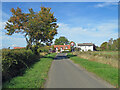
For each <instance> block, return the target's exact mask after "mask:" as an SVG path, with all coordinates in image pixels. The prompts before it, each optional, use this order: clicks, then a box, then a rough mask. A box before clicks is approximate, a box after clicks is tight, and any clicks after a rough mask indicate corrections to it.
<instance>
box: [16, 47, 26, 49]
mask: <svg viewBox="0 0 120 90" xmlns="http://www.w3.org/2000/svg"><path fill="white" fill-rule="evenodd" d="M22 48H25V47H14V49H22Z"/></svg>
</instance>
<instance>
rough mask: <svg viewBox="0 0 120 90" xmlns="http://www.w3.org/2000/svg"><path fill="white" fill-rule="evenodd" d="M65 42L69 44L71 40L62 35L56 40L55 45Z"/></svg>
mask: <svg viewBox="0 0 120 90" xmlns="http://www.w3.org/2000/svg"><path fill="white" fill-rule="evenodd" d="M64 44H69V41H68V39H67V38H66V37H64V36H61V37H59V39H56V40H55V45H64Z"/></svg>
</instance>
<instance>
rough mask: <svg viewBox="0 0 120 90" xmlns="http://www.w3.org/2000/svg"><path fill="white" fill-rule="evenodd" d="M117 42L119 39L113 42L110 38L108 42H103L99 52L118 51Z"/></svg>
mask: <svg viewBox="0 0 120 90" xmlns="http://www.w3.org/2000/svg"><path fill="white" fill-rule="evenodd" d="M119 42H120V38H118V39H116V40H113V38H111V39H110V40H109V41H108V42H103V43H102V44H101V46H100V49H101V50H108V51H110V50H111V51H117V50H118V49H119Z"/></svg>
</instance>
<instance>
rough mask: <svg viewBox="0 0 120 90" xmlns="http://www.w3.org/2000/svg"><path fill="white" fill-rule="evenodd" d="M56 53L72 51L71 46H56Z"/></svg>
mask: <svg viewBox="0 0 120 90" xmlns="http://www.w3.org/2000/svg"><path fill="white" fill-rule="evenodd" d="M54 48H55V50H56V52H59V51H60V52H62V51H70V49H71V47H70V45H54Z"/></svg>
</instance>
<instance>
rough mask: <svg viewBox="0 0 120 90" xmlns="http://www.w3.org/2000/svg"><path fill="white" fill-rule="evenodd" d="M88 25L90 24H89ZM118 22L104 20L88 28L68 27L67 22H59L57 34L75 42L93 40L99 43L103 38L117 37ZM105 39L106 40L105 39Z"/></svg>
mask: <svg viewBox="0 0 120 90" xmlns="http://www.w3.org/2000/svg"><path fill="white" fill-rule="evenodd" d="M89 25H90V24H89ZM117 30H118V24H117V22H116V21H112V22H106V23H101V24H94V26H92V27H90V28H88V27H86V28H83V27H82V26H80V27H70V26H69V25H68V24H64V23H59V30H58V34H59V36H61V35H63V36H66V37H67V38H68V39H70V40H73V41H76V42H80V41H81V42H92V41H93V42H95V43H97V41H99V43H97V44H100V43H102V42H103V40H106V39H110V38H117V36H118V32H117ZM106 41H107V40H106Z"/></svg>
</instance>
